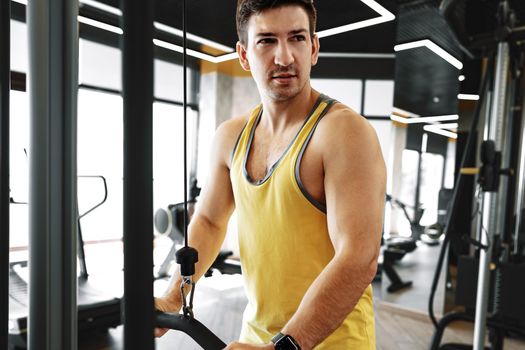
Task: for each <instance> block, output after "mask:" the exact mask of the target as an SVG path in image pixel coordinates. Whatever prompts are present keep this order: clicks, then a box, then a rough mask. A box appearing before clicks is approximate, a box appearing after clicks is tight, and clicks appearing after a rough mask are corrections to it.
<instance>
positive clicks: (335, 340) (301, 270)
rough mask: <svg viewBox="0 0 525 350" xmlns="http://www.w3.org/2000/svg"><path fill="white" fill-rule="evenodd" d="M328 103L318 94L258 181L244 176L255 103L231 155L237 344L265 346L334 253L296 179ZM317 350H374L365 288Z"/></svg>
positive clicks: (318, 208) (316, 208) (321, 219)
mask: <svg viewBox="0 0 525 350" xmlns="http://www.w3.org/2000/svg"><path fill="white" fill-rule="evenodd" d="M333 102H334V100H331V99H328V98H327V97H326V96H323V95H321V96H320V97H319V99H318V101H317V102H316V104H315V106H314V108H313V110H312V112H311V113H310V115H309V116H307V117H306V119H305V122H304V124H303V126H302V128H301V129H300V131H299V132H298V134H297V135H296V137H295V139H294V140H293V141H292V142H291V144H290V145H289V147H288V148H287V150H286V151H285V152H284V154H283V155H282V156H281V158H280V159H279V160H278V161H277V162H276V163H275V164H274V166H272V168H271V169H270V170H269V171H268V174H267V175H266V176H265V177H264V179H262V180H261V181H259V182H254V181H253V180H251V179H250V177H249V175H248V173H247V171H246V160H247V157H248V154H249V150H250V147H251V142H252V140H253V135H254V132H255V128H256V127H257V124H258V122H259V121H260V118H261V115H262V106H258V107H257V108H255V109H254V110H253V112H252V114H251V117H250V118H249V120H248V122H247V124H246V126H245V127H244V129H243V131H242V132H241V134H240V136H239V139H238V141H237V145H236V146H235V149H234V151H233V158H232V164H231V170H230V176H231V182H232V186H233V193H234V197H235V205H236V210H237V217H238V228H239V244H240V258H241V264H242V271H243V276H244V279H245V286H246V293H247V297H248V305H247V306H246V310H245V312H244V316H243V326H242V331H241V337H240V340H241V342H246V343H251V344H263V343H267V342H269V341H270V339H271V338H272V337H273V336H274V335H275V334H277V332H279V331H280V330H281V329H282V328H283V327H284V325H285V324H286V323H287V322H288V320H289V319H290V318H291V317H292V315H293V314H294V313H295V311H296V310H297V308H298V307H299V304H300V302H301V300H302V298H303V296H304V294H305V293H306V291H307V289H308V288H309V287H310V285H311V284H312V282H313V281H314V279H315V278H317V276H318V275H319V274H320V273H321V271H322V270H323V269H324V267H325V266H326V265H327V264H328V263H329V262H330V260H331V259H332V258H333V256H334V248H333V246H332V243H331V241H330V238H329V235H328V227H327V220H326V210H325V208H324V205H323V204H321V203H318V202H316V201H315V199H313V198H312V197H311V196H310V195H309V194H308V193H307V191H306V190H305V188H304V187H303V186H302V183H301V180H300V174H299V169H300V167H299V165H300V162H301V158H302V155H303V152H304V150H305V149H306V145H307V144H308V142H309V140H310V138H311V136H312V135H313V132H314V131H315V128H316V126H317V124H318V122H319V121H320V120H321V118H322V117H323V116H324V115H325V114H326V112H327V111H328V109H329V108H330V106H331V105H332V104H333ZM324 316H326V315H323V317H324ZM325 349H330V350H335V349H352V350H361V349H362V350H365V349H366V350H372V349H375V327H374V314H373V305H372V287H371V286H369V287H368V288H367V289H366V290H365V292H364V293H363V295H362V297H361V299H360V300H359V302H358V303H357V305H356V307H355V309H354V310H353V311H352V312H351V313H350V314H349V315H348V317H347V318H346V319H345V321H344V322H343V324H342V325H341V326H340V327H339V328H338V329H337V330H336V331H335V332H334V333H332V335H330V336H329V337H328V338H327V339H326V340H325V341H324V342H323V343H321V344H320V345H318V346H317V347H316V350H325Z"/></svg>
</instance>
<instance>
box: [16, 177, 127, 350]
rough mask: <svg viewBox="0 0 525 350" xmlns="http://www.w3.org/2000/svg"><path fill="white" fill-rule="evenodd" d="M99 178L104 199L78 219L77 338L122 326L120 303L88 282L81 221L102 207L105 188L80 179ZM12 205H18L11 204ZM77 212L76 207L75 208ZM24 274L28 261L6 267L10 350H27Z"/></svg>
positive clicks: (25, 285)
mask: <svg viewBox="0 0 525 350" xmlns="http://www.w3.org/2000/svg"><path fill="white" fill-rule="evenodd" d="M79 177H91V178H99V179H100V180H101V181H102V183H103V185H104V199H103V200H102V201H100V202H99V203H98V204H97V205H95V206H93V207H92V208H90V209H89V210H88V211H86V212H85V213H83V214H82V215H79V217H78V221H77V222H78V250H77V255H78V262H79V267H80V276H79V277H78V289H77V307H78V335H79V337H82V335H84V334H86V333H91V332H93V331H106V330H107V329H109V328H114V327H117V326H119V325H120V324H121V308H120V304H121V299H120V298H116V297H114V296H112V295H108V294H107V293H104V292H102V291H100V290H99V289H97V288H94V287H93V286H92V285H91V284H90V283H89V279H88V272H87V268H86V260H85V256H84V241H83V239H82V230H81V225H80V219H81V218H83V217H84V216H86V215H88V214H89V213H91V212H92V211H93V210H95V209H96V208H98V207H99V206H101V205H102V204H104V202H105V201H106V199H107V184H106V179H105V178H104V177H103V176H79ZM11 203H13V204H20V203H16V202H14V201H11ZM77 211H78V205H77ZM26 273H27V261H19V262H12V263H10V264H9V347H10V349H9V350H19V349H26V348H27V317H28V314H29V308H28V295H29V294H28V286H27V282H26V280H25V279H24V278H23V276H24V274H26Z"/></svg>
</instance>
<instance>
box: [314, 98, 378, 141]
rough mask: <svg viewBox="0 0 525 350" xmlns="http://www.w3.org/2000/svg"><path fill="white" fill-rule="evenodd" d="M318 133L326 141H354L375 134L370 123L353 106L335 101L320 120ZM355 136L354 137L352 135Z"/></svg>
mask: <svg viewBox="0 0 525 350" xmlns="http://www.w3.org/2000/svg"><path fill="white" fill-rule="evenodd" d="M316 134H318V135H319V136H320V137H319V138H320V139H321V140H326V142H330V143H331V142H337V143H343V144H348V143H353V142H355V141H358V140H362V139H363V138H365V139H366V138H369V137H371V136H373V135H374V134H373V128H372V126H371V125H370V123H369V122H368V121H367V120H366V119H365V118H364V117H363V116H361V115H360V114H359V113H357V112H356V111H354V110H353V109H352V108H350V107H348V106H346V105H344V104H342V103H335V104H334V105H333V106H332V107H331V108H330V110H329V111H328V112H327V113H326V115H325V116H324V117H323V119H322V120H321V121H320V122H319V125H318V127H317V131H316ZM350 136H353V137H350Z"/></svg>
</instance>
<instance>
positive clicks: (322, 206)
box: [294, 99, 337, 214]
mask: <svg viewBox="0 0 525 350" xmlns="http://www.w3.org/2000/svg"><path fill="white" fill-rule="evenodd" d="M326 102H327V106H326V107H325V109H324V110H323V112H321V115H320V116H319V118H317V120H316V122H315V124H314V126H313V127H312V130H310V132H309V133H308V136H307V138H306V140H305V141H304V143H303V145H302V146H301V151H300V152H299V155H298V156H297V160H296V161H295V171H294V173H295V181H297V185H299V189H300V190H301V192H302V193H303V195H304V196H305V198H306V199H307V200H308V201H309V202H310V203H312V205H313V206H315V207H316V208H317V209H319V210H320V211H322V212H323V213H324V214H326V205H325V204H323V203H321V202H319V201H317V200H316V199H315V198H314V197H312V195H311V194H310V193H309V192H308V191H307V190H306V188H305V187H304V184H303V182H302V181H301V160H302V159H303V155H304V152H305V151H306V147H307V146H308V144H309V143H310V140H311V139H312V136H313V134H314V132H315V129H317V125H319V122H320V121H321V119H323V117H324V116H325V114H326V113H328V111H329V110H330V108H331V107H332V106H333V105H334V104H335V103H337V101H336V100H334V99H328V100H327V101H326Z"/></svg>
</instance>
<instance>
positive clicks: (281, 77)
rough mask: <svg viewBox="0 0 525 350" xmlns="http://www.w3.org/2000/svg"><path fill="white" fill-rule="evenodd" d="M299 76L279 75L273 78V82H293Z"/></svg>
mask: <svg viewBox="0 0 525 350" xmlns="http://www.w3.org/2000/svg"><path fill="white" fill-rule="evenodd" d="M296 77H297V76H296V75H294V74H277V75H274V76H273V77H272V79H273V80H276V81H278V82H288V81H290V80H292V79H293V78H296Z"/></svg>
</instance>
